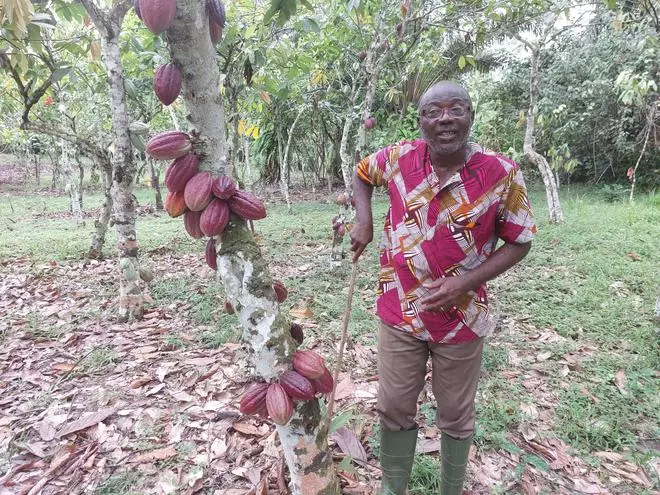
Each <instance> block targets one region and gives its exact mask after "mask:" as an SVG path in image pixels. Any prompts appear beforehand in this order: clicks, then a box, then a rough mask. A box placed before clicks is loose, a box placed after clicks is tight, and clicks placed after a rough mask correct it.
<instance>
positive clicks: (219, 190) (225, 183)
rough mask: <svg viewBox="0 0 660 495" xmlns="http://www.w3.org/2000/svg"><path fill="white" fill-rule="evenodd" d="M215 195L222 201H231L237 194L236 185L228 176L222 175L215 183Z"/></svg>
mask: <svg viewBox="0 0 660 495" xmlns="http://www.w3.org/2000/svg"><path fill="white" fill-rule="evenodd" d="M211 191H212V192H213V195H214V196H215V197H217V198H220V199H229V198H231V197H232V196H233V195H234V194H236V191H237V189H236V184H235V183H234V181H233V180H231V177H229V176H228V175H221V176H220V177H218V178H217V179H215V180H214V181H213V187H212V188H211Z"/></svg>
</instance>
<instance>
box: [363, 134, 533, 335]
mask: <svg viewBox="0 0 660 495" xmlns="http://www.w3.org/2000/svg"><path fill="white" fill-rule="evenodd" d="M357 174H358V177H359V178H360V179H361V180H362V181H364V182H366V183H368V184H371V185H373V186H381V185H382V186H387V191H388V194H389V198H390V208H389V211H388V213H387V217H386V219H385V226H384V229H383V234H382V240H381V244H380V246H379V247H380V276H379V284H378V285H379V287H378V292H377V301H376V313H377V314H378V316H379V317H380V318H381V319H382V320H383V322H385V323H386V324H388V325H390V326H393V327H395V328H398V329H400V330H402V331H404V332H408V333H411V334H412V335H413V336H415V337H417V338H418V339H420V340H427V341H433V342H442V343H446V344H459V343H463V342H469V341H471V340H475V339H477V338H479V337H483V336H485V335H488V334H489V333H490V332H491V331H492V330H493V328H494V326H495V322H494V321H493V319H492V318H491V317H490V315H489V312H488V297H487V294H486V287H485V285H482V286H480V287H479V288H477V289H476V290H474V291H470V292H469V293H467V294H465V296H464V297H463V298H462V300H461V301H459V303H458V305H457V306H454V307H452V308H451V309H449V310H448V311H444V312H439V313H435V312H429V311H422V310H421V309H420V298H422V297H424V296H425V295H427V294H428V292H429V289H428V288H426V287H427V286H428V284H429V283H430V282H431V281H433V280H436V279H438V278H440V277H455V276H459V275H461V274H462V273H465V272H466V271H467V270H470V269H473V268H476V267H477V266H479V265H480V264H481V263H483V262H484V261H485V260H486V258H488V256H490V255H491V254H492V253H493V251H494V250H495V245H496V244H497V240H498V238H499V239H502V240H504V241H505V242H511V243H526V242H529V241H531V240H532V238H533V237H534V234H535V233H536V226H535V224H534V218H533V216H532V211H531V208H530V204H529V200H528V198H527V189H526V188H525V182H524V181H523V177H522V173H521V172H520V169H519V167H518V165H517V164H516V163H515V162H513V161H512V160H510V159H508V158H506V157H504V156H501V155H497V154H494V153H491V152H487V151H484V150H483V149H482V148H481V147H480V146H478V145H476V144H470V152H469V158H468V160H467V162H466V163H465V165H464V166H463V168H462V169H461V170H459V171H458V172H456V173H455V174H454V175H453V176H452V177H450V178H449V179H448V180H447V182H446V183H445V184H440V182H439V180H438V177H437V175H436V174H435V171H434V170H433V168H432V167H431V160H430V158H429V154H428V150H427V146H426V143H425V142H424V140H422V139H418V140H416V141H412V142H411V141H404V142H401V143H398V144H394V145H392V146H388V147H387V148H384V149H381V150H379V151H377V152H376V153H374V154H373V155H370V156H368V157H366V158H364V159H363V160H362V161H361V162H360V163H359V164H358V166H357Z"/></svg>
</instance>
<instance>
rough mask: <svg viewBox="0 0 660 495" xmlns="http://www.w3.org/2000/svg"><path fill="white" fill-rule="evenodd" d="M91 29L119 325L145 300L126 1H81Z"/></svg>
mask: <svg viewBox="0 0 660 495" xmlns="http://www.w3.org/2000/svg"><path fill="white" fill-rule="evenodd" d="M81 1H82V3H83V5H84V7H85V10H86V11H87V13H88V14H89V17H90V18H91V20H92V22H93V23H94V26H95V27H96V29H97V30H98V31H99V33H100V34H101V41H102V44H101V50H102V53H103V59H104V63H105V68H106V71H107V75H108V86H109V92H110V109H111V117H112V130H113V134H114V148H115V151H114V155H113V158H112V163H113V167H112V168H113V175H112V190H111V195H112V217H113V222H114V224H115V229H116V231H117V250H118V251H119V310H118V316H119V320H120V321H129V320H131V319H133V318H135V319H139V318H141V317H142V313H143V305H144V298H143V295H142V288H141V287H140V277H139V273H140V265H139V261H138V243H137V234H136V231H135V216H136V215H135V203H134V200H133V182H134V179H135V161H134V160H133V148H132V146H131V139H130V135H129V130H128V123H129V121H128V111H127V108H126V93H125V90H124V74H123V71H122V67H121V57H120V54H119V43H118V40H119V33H120V31H121V24H122V21H123V19H124V16H125V15H126V12H127V11H128V9H129V2H128V0H121V1H120V2H118V3H116V4H115V6H114V8H113V9H112V11H111V12H110V14H109V15H108V14H106V13H105V12H103V11H102V10H100V8H99V7H97V6H96V5H95V4H94V3H93V1H92V0H81Z"/></svg>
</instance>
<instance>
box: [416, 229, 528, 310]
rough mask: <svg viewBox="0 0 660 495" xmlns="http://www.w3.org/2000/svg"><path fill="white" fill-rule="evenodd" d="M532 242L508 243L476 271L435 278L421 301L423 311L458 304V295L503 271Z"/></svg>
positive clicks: (444, 308) (523, 252)
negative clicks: (427, 293) (429, 291)
mask: <svg viewBox="0 0 660 495" xmlns="http://www.w3.org/2000/svg"><path fill="white" fill-rule="evenodd" d="M531 247H532V243H531V241H530V242H526V243H524V244H515V243H511V242H506V243H504V244H503V245H502V246H500V247H499V248H498V249H497V250H496V251H495V252H494V253H493V254H492V255H491V256H489V257H488V259H487V260H486V261H484V262H483V263H482V264H481V265H479V266H478V267H477V268H475V269H474V270H470V271H468V272H467V273H464V274H463V275H461V276H459V277H446V278H441V279H438V280H435V281H433V282H432V283H431V284H430V285H429V287H430V288H431V293H430V294H429V295H428V296H426V297H424V298H423V299H422V301H421V303H422V307H421V309H422V310H423V311H434V312H440V311H446V310H448V309H449V308H451V307H452V306H455V305H456V304H457V302H458V300H459V298H460V297H461V296H462V295H463V294H465V293H466V292H469V291H471V290H475V289H476V288H477V287H479V286H480V285H482V284H484V283H485V282H487V281H489V280H492V279H494V278H495V277H497V276H498V275H500V274H502V273H504V272H505V271H507V270H508V269H509V268H511V267H512V266H513V265H515V264H516V263H518V262H519V261H520V260H522V259H523V258H524V257H525V256H527V253H529V250H530V248H531Z"/></svg>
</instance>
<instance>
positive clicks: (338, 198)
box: [337, 193, 347, 205]
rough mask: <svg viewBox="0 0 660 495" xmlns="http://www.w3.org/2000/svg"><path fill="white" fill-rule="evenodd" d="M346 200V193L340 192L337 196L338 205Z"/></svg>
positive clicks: (343, 203)
mask: <svg viewBox="0 0 660 495" xmlns="http://www.w3.org/2000/svg"><path fill="white" fill-rule="evenodd" d="M346 201H347V196H346V193H341V194H340V195H339V196H337V204H338V205H345V204H346Z"/></svg>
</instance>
